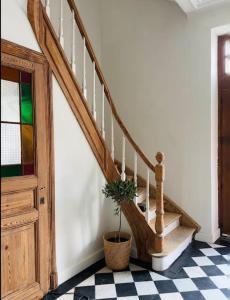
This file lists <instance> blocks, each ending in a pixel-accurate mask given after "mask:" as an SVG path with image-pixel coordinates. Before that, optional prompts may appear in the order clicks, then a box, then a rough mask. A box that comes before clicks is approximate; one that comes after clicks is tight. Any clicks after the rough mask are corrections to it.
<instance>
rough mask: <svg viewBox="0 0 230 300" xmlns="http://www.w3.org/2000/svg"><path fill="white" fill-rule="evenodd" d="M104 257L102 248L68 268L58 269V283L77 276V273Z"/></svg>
mask: <svg viewBox="0 0 230 300" xmlns="http://www.w3.org/2000/svg"><path fill="white" fill-rule="evenodd" d="M103 257H104V249H103V248H102V249H99V250H98V251H96V252H94V253H92V254H91V255H89V256H88V257H86V258H85V259H83V260H81V261H79V262H78V263H76V264H75V265H74V266H72V267H70V268H67V269H66V270H62V271H61V270H58V285H60V284H62V283H63V282H65V281H67V280H68V279H70V278H71V277H73V276H75V275H76V274H78V273H80V272H81V271H83V270H84V269H86V268H87V267H89V266H91V265H92V264H94V263H96V262H97V261H99V260H100V259H102V258H103Z"/></svg>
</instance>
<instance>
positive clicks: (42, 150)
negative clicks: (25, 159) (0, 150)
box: [1, 40, 52, 300]
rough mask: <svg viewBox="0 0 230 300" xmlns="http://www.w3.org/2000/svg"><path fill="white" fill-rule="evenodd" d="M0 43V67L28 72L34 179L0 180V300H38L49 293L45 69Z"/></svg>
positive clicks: (38, 57)
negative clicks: (31, 106)
mask: <svg viewBox="0 0 230 300" xmlns="http://www.w3.org/2000/svg"><path fill="white" fill-rule="evenodd" d="M1 42H2V45H1V46H2V47H1V51H2V52H1V54H2V55H1V62H2V65H3V66H9V67H11V68H14V69H17V70H23V71H26V72H30V73H32V74H33V76H32V78H33V103H34V108H35V109H34V118H35V122H34V139H35V150H34V151H35V152H34V153H35V157H36V159H35V174H34V175H31V176H20V177H9V178H3V179H2V180H1V181H2V182H1V184H2V185H1V196H2V204H1V216H2V220H1V233H2V240H1V245H2V250H4V251H3V252H2V256H1V261H2V266H3V267H2V268H1V272H2V273H1V274H2V281H1V284H2V290H3V291H4V293H3V294H2V299H4V300H6V299H7V300H18V299H27V300H33V299H41V298H42V296H43V295H44V294H45V293H47V292H48V290H49V287H50V272H51V266H50V265H51V263H50V261H51V259H50V257H51V255H50V242H49V241H50V240H51V238H50V234H51V230H50V229H49V217H51V214H50V213H49V207H51V205H50V201H52V200H51V198H50V192H49V191H50V184H51V182H50V180H49V176H50V169H51V167H50V166H51V165H52V162H51V160H50V150H49V149H50V134H49V131H50V129H49V128H50V114H49V113H48V109H47V108H48V105H49V97H48V96H49V91H50V89H49V88H48V85H47V82H48V68H49V66H48V63H47V60H46V59H45V58H44V55H42V54H41V53H37V52H35V51H32V50H30V49H27V48H25V47H21V46H19V45H16V44H14V43H12V42H8V41H6V40H2V41H1ZM41 198H43V199H44V201H43V202H44V204H41V203H40V199H41ZM6 266H7V267H6Z"/></svg>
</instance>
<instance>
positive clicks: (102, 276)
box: [95, 273, 114, 285]
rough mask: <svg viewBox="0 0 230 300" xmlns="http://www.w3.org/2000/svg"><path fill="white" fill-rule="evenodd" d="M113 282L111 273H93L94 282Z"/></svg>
mask: <svg viewBox="0 0 230 300" xmlns="http://www.w3.org/2000/svg"><path fill="white" fill-rule="evenodd" d="M111 283H114V278H113V273H99V274H95V284H96V285H98V284H111Z"/></svg>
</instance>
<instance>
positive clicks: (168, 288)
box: [154, 280, 178, 294]
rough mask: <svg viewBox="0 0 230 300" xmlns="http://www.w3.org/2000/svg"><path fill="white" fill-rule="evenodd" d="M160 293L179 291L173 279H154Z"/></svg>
mask: <svg viewBox="0 0 230 300" xmlns="http://www.w3.org/2000/svg"><path fill="white" fill-rule="evenodd" d="M154 283H155V285H156V288H157V290H158V292H159V293H161V294H163V293H176V292H178V290H177V288H176V286H175V284H174V283H173V282H172V281H171V280H161V281H154Z"/></svg>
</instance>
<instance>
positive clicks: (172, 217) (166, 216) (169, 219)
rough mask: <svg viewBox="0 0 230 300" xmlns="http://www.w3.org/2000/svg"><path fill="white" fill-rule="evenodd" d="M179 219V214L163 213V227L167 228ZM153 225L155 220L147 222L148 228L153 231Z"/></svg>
mask: <svg viewBox="0 0 230 300" xmlns="http://www.w3.org/2000/svg"><path fill="white" fill-rule="evenodd" d="M180 217H181V215H180V214H176V213H172V212H165V213H164V226H165V227H167V226H168V225H170V224H171V223H172V222H174V221H176V220H177V219H179V218H180ZM155 223H156V218H154V219H153V220H151V221H150V222H149V225H150V227H151V228H152V229H153V230H154V231H155Z"/></svg>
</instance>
